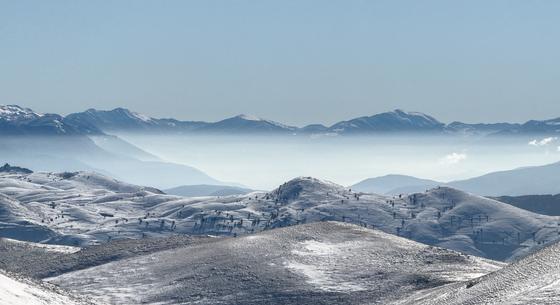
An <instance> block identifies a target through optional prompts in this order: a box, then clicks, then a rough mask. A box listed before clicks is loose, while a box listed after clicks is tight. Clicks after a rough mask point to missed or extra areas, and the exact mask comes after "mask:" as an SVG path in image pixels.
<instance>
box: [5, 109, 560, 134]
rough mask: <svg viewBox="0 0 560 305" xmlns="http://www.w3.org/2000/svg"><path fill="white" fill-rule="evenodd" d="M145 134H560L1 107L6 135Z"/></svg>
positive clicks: (419, 116) (370, 119)
mask: <svg viewBox="0 0 560 305" xmlns="http://www.w3.org/2000/svg"><path fill="white" fill-rule="evenodd" d="M118 131H121V132H142V133H162V132H165V133H169V132H173V133H211V134H216V133H218V134H304V135H307V134H332V135H364V134H365V135H367V134H387V133H404V132H407V133H426V134H458V135H463V134H465V135H473V134H474V135H498V136H505V135H523V134H559V133H560V118H556V119H550V120H543V121H537V120H531V121H528V122H526V123H524V124H516V123H491V124H482V123H480V124H469V123H462V122H453V123H450V124H445V123H442V122H440V121H438V120H437V119H435V118H433V117H432V116H429V115H426V114H423V113H420V112H406V111H403V110H398V109H397V110H394V111H390V112H384V113H380V114H375V115H372V116H364V117H359V118H354V119H351V120H347V121H341V122H338V123H336V124H334V125H332V126H330V127H328V126H324V125H321V124H311V125H307V126H304V127H295V126H289V125H286V124H282V123H278V122H275V121H271V120H266V119H262V118H258V117H253V116H249V115H243V114H242V115H238V116H235V117H232V118H227V119H224V120H221V121H218V122H201V121H180V120H177V119H172V118H164V119H157V118H151V117H148V116H146V115H142V114H139V113H136V112H133V111H130V110H128V109H124V108H116V109H113V110H96V109H88V110H86V111H84V112H78V113H72V114H69V115H67V116H65V117H63V116H61V115H58V114H40V113H37V112H34V111H33V110H31V109H28V108H22V107H20V106H17V105H7V106H1V105H0V132H1V134H15V135H18V134H55V135H75V134H88V135H92V134H93V135H95V134H104V133H110V132H118Z"/></svg>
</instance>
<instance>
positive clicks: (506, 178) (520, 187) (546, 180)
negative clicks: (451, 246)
mask: <svg viewBox="0 0 560 305" xmlns="http://www.w3.org/2000/svg"><path fill="white" fill-rule="evenodd" d="M559 172H560V162H556V163H552V164H547V165H541V166H530V167H521V168H516V169H512V170H506V171H499V172H492V173H489V174H486V175H482V176H479V177H474V178H470V179H465V180H456V181H451V182H438V181H434V180H428V179H420V178H416V177H411V176H405V175H387V176H382V177H375V178H368V179H365V180H363V181H360V182H358V183H356V184H354V185H352V186H351V188H352V189H354V190H356V191H360V192H375V193H379V194H388V195H396V194H410V193H417V192H422V191H424V190H427V189H430V188H433V187H436V186H451V187H454V188H457V189H460V190H463V191H466V192H470V193H474V194H478V195H482V196H504V195H509V196H522V195H544V194H559V193H560V175H558V173H559Z"/></svg>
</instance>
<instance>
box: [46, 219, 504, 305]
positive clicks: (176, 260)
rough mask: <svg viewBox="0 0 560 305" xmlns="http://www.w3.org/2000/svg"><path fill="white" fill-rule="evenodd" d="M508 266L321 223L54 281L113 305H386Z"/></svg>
mask: <svg viewBox="0 0 560 305" xmlns="http://www.w3.org/2000/svg"><path fill="white" fill-rule="evenodd" d="M501 266H502V264H500V263H496V262H493V261H489V260H485V259H481V258H476V257H473V256H466V255H462V254H459V253H457V252H454V251H449V250H445V249H440V248H434V247H430V246H426V245H422V244H419V243H416V242H413V241H410V240H406V239H404V238H400V237H397V236H394V235H390V234H386V233H383V232H381V231H379V230H371V229H365V228H362V227H359V226H355V225H349V224H343V223H335V222H323V223H314V224H306V225H301V226H294V227H290V228H282V229H276V230H270V231H266V232H262V233H259V234H255V235H250V236H245V237H239V238H225V239H223V238H218V239H214V241H211V242H206V243H195V244H192V245H188V246H184V247H179V248H175V249H170V250H166V251H159V252H155V253H152V254H148V255H142V256H136V257H132V258H128V259H122V260H117V261H114V262H111V263H107V264H103V265H99V266H95V267H92V268H87V269H83V270H79V271H75V272H69V273H65V274H63V275H60V276H57V277H54V278H50V279H47V280H48V281H49V282H52V283H55V284H57V285H60V286H62V287H64V288H68V289H70V290H71V291H73V292H75V293H78V294H81V295H89V296H95V297H96V299H99V300H101V301H102V302H107V303H111V304H139V303H142V304H263V303H275V304H335V303H336V304H348V303H353V304H355V303H364V302H366V303H373V304H385V303H386V302H387V301H388V300H394V299H396V298H399V297H402V296H405V295H408V294H409V293H410V292H412V291H415V290H419V289H425V288H429V287H434V286H439V285H443V284H445V283H450V282H456V281H465V280H470V279H473V278H475V277H478V276H480V275H483V274H486V273H488V272H491V271H494V270H497V269H499V268H500V267H501Z"/></svg>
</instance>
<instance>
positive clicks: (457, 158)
mask: <svg viewBox="0 0 560 305" xmlns="http://www.w3.org/2000/svg"><path fill="white" fill-rule="evenodd" d="M465 159H467V154H465V153H456V152H454V153H451V154H449V155H446V156H445V157H443V158H441V159H440V163H441V164H457V163H459V162H461V161H463V160H465Z"/></svg>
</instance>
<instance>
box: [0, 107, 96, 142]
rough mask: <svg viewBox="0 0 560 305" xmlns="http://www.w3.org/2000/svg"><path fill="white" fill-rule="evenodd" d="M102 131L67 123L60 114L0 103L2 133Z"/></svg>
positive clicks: (57, 133)
mask: <svg viewBox="0 0 560 305" xmlns="http://www.w3.org/2000/svg"><path fill="white" fill-rule="evenodd" d="M86 133H101V131H100V130H98V129H96V128H90V129H88V128H85V125H83V124H67V123H65V122H64V118H63V117H62V116H60V115H58V114H42V113H37V112H34V111H33V110H31V109H29V108H22V107H19V106H17V105H0V135H78V134H86Z"/></svg>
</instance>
